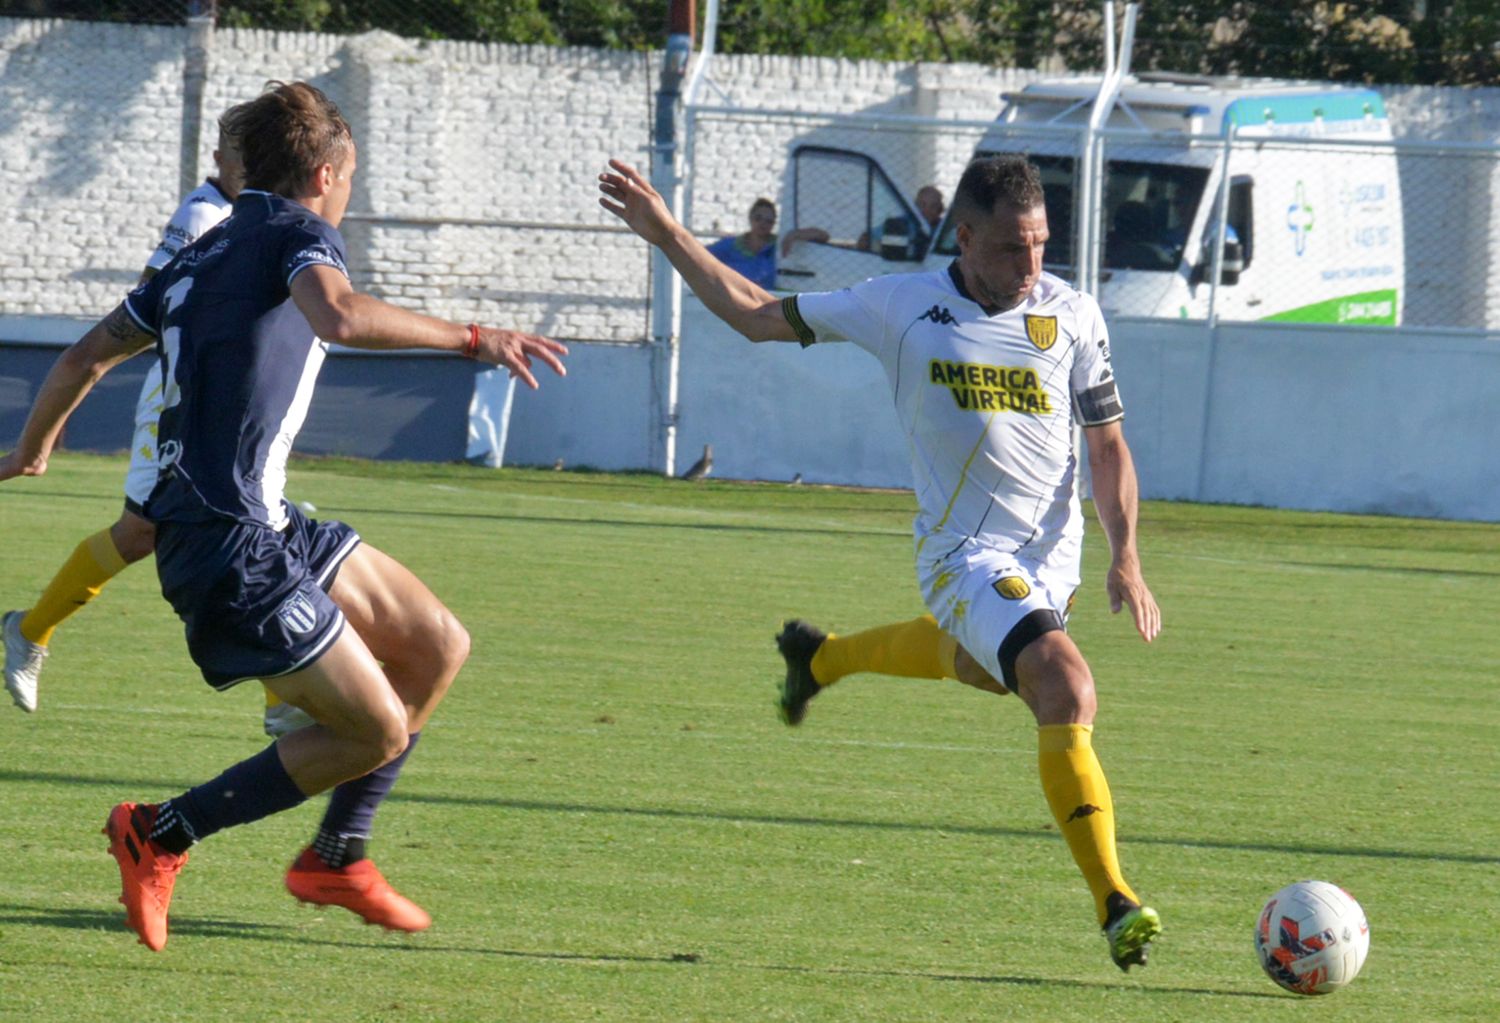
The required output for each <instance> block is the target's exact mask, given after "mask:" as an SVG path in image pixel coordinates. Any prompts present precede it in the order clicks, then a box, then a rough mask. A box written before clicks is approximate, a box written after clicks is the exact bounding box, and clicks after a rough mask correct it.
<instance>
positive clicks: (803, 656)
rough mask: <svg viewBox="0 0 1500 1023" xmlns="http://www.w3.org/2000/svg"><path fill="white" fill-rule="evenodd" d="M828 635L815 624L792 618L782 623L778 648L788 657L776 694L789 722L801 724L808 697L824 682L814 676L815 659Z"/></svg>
mask: <svg viewBox="0 0 1500 1023" xmlns="http://www.w3.org/2000/svg"><path fill="white" fill-rule="evenodd" d="M826 638H827V636H826V634H825V633H824V632H823V630H822V629H820V628H818V627H817V626H816V625H812V624H810V623H808V622H804V621H802V619H800V618H789V619H787V620H786V621H784V622H782V623H781V632H779V633H777V635H776V649H777V650H780V651H781V656H782V657H783V658H785V659H786V681H784V682H782V683H781V693H780V694H779V695H778V696H777V698H776V710H777V712H778V713H779V714H780V715H781V720H782V721H783V722H785V723H786V724H788V725H799V724H801V723H802V719H803V718H804V717H806V716H807V701H808V700H811V699H812V698H813V697H814V696H817V695H818V690H820V689H821V688H822V686H820V685H818V681H817V679H815V678H813V673H812V659H813V654H815V653H817V652H818V647H820V646H822V645H823V640H824V639H826Z"/></svg>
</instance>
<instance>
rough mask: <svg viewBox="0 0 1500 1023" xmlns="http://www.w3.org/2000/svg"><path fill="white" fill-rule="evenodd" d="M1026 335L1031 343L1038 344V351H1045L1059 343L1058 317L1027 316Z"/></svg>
mask: <svg viewBox="0 0 1500 1023" xmlns="http://www.w3.org/2000/svg"><path fill="white" fill-rule="evenodd" d="M1026 336H1027V337H1028V338H1030V339H1031V343H1032V344H1034V345H1036V347H1037V350H1038V351H1043V352H1045V351H1046V350H1047V349H1049V348H1051V347H1052V346H1053V345H1055V344H1057V317H1056V316H1032V315H1031V314H1029V313H1028V314H1027V316H1026Z"/></svg>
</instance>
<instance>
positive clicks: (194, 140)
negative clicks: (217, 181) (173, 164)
mask: <svg viewBox="0 0 1500 1023" xmlns="http://www.w3.org/2000/svg"><path fill="white" fill-rule="evenodd" d="M187 15H188V17H187V44H186V47H185V51H184V54H183V62H182V143H181V145H182V155H181V158H180V160H179V164H180V167H181V174H180V179H179V181H178V194H179V195H187V194H188V193H189V192H191V191H192V190H193V189H195V188H197V187H198V182H199V180H200V178H199V175H198V149H199V144H200V142H201V140H202V137H203V93H204V89H205V87H206V86H207V85H208V55H209V51H210V50H212V49H213V45H214V3H213V0H189V2H188V5H187Z"/></svg>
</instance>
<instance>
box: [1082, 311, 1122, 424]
mask: <svg viewBox="0 0 1500 1023" xmlns="http://www.w3.org/2000/svg"><path fill="white" fill-rule="evenodd" d="M1077 317H1078V340H1077V341H1076V342H1075V344H1074V354H1073V373H1072V377H1071V378H1070V381H1069V382H1070V385H1071V388H1072V391H1073V410H1074V412H1075V413H1076V414H1077V416H1078V422H1079V424H1080V425H1082V426H1103V425H1104V424H1105V423H1112V422H1114V421H1115V420H1117V419H1123V418H1124V417H1125V406H1124V405H1123V404H1122V403H1121V402H1120V390H1119V388H1118V387H1117V386H1116V385H1115V371H1114V367H1113V366H1111V365H1110V361H1109V331H1108V329H1107V328H1106V327H1105V326H1104V314H1103V313H1101V312H1100V311H1099V304H1098V303H1097V302H1095V301H1094V300H1093V299H1092V298H1090V297H1089V296H1087V295H1080V296H1079V304H1078V310H1077Z"/></svg>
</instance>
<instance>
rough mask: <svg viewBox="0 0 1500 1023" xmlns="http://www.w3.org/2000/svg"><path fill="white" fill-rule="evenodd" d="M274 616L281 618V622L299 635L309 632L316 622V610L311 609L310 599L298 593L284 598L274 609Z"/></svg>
mask: <svg viewBox="0 0 1500 1023" xmlns="http://www.w3.org/2000/svg"><path fill="white" fill-rule="evenodd" d="M276 617H277V618H280V619H281V624H283V625H285V626H286V627H287V628H288V629H291V630H292V631H293V632H295V633H296V634H297V635H299V636H304V635H306V634H307V633H309V632H311V631H312V630H313V626H315V625H317V624H318V612H317V611H315V610H313V606H312V601H310V600H308V599H307V598H306V597H304V596H303V595H302V594H300V593H294V594H292V595H291V596H290V597H288V598H286V600H285V601H283V602H282V605H281V606H280V607H278V608H277V609H276Z"/></svg>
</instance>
